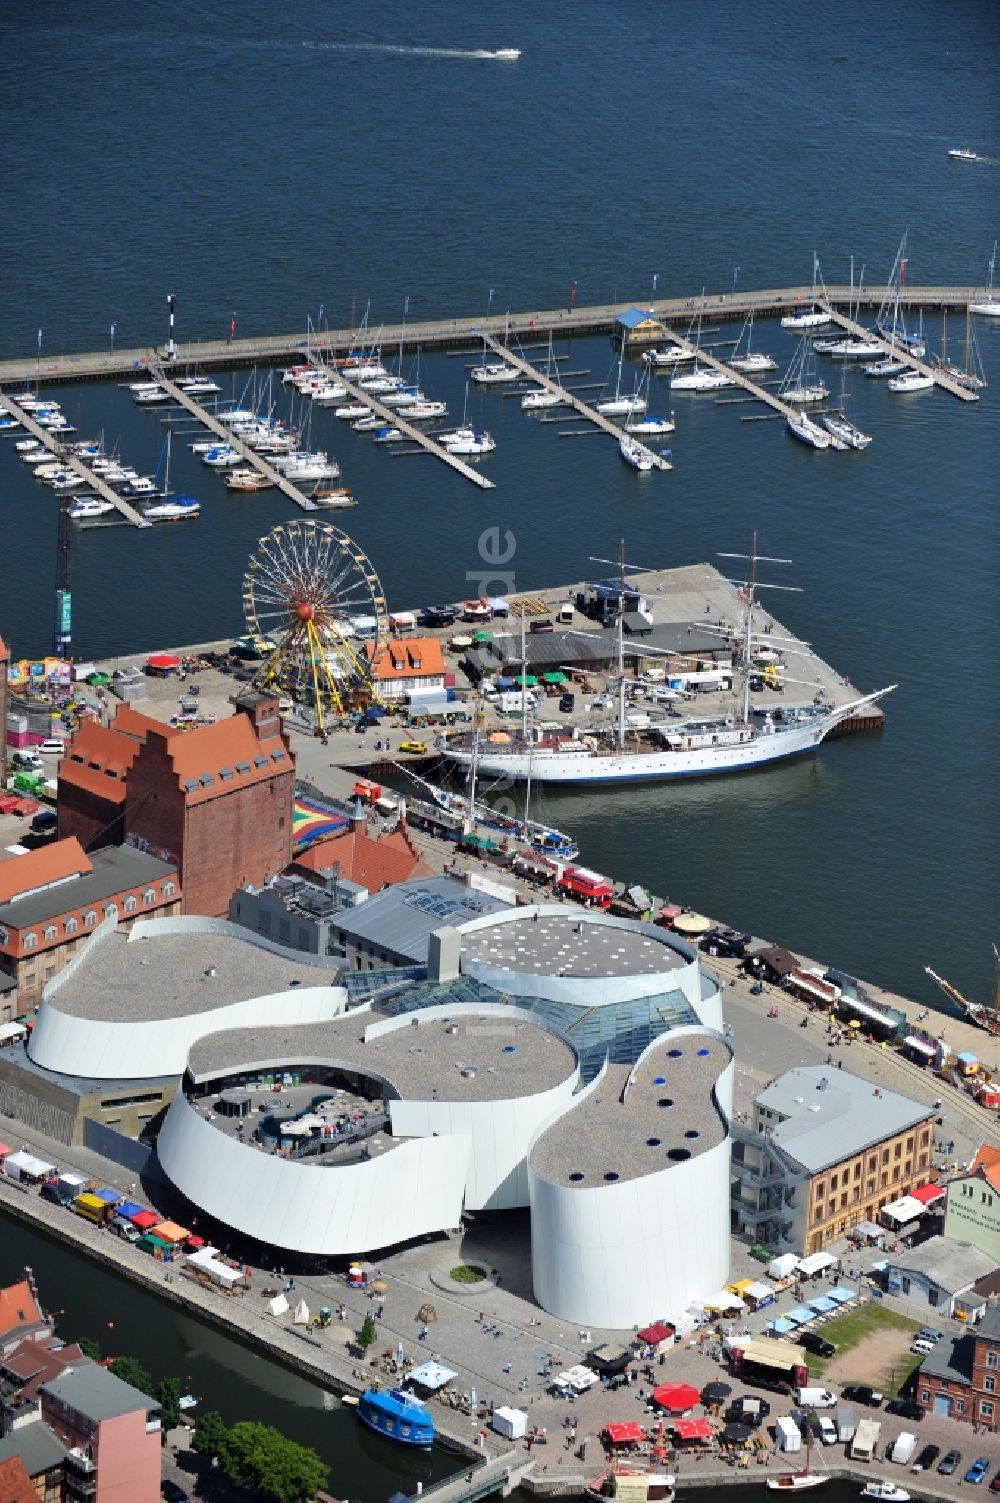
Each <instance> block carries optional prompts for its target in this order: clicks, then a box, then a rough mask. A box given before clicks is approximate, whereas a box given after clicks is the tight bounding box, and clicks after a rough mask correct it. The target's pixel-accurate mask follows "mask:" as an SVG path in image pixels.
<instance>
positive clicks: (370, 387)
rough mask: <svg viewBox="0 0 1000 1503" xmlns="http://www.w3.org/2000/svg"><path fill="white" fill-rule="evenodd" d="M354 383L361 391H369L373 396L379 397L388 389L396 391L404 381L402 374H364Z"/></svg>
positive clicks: (404, 383)
mask: <svg viewBox="0 0 1000 1503" xmlns="http://www.w3.org/2000/svg"><path fill="white" fill-rule="evenodd" d="M356 384H357V385H358V386H360V388H361V390H362V391H370V392H371V394H372V396H373V397H379V396H384V395H385V393H386V392H389V391H398V390H399V388H400V387H401V386H405V385H406V382H405V381H404V380H403V378H402V376H365V377H364V379H363V380H361V381H358V382H357V383H356Z"/></svg>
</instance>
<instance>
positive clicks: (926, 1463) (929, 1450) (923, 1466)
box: [910, 1446, 941, 1472]
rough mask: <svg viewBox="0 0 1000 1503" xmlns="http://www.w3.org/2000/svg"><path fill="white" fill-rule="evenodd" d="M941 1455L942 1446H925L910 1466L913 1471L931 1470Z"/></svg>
mask: <svg viewBox="0 0 1000 1503" xmlns="http://www.w3.org/2000/svg"><path fill="white" fill-rule="evenodd" d="M940 1455H941V1447H940V1446H924V1449H923V1450H922V1451H921V1453H920V1455H919V1456H918V1457H917V1459H916V1461H915V1462H914V1463H913V1465H912V1466H911V1467H910V1471H911V1472H929V1471H930V1469H931V1467H932V1466H933V1465H934V1463H935V1461H937V1459H938V1457H939V1456H940Z"/></svg>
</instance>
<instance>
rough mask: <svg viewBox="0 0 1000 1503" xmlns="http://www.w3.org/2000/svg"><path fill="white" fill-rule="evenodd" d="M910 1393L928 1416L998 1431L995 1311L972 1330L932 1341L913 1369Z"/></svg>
mask: <svg viewBox="0 0 1000 1503" xmlns="http://www.w3.org/2000/svg"><path fill="white" fill-rule="evenodd" d="M914 1393H915V1397H916V1400H917V1403H918V1404H919V1405H920V1407H921V1408H922V1409H924V1410H926V1411H927V1412H928V1413H931V1414H947V1415H950V1416H951V1418H952V1419H957V1420H964V1422H965V1423H966V1424H967V1425H983V1426H985V1427H986V1429H988V1430H996V1429H997V1428H998V1427H1000V1310H997V1309H993V1310H988V1311H987V1312H986V1314H985V1315H984V1316H983V1318H982V1320H981V1321H980V1323H979V1325H978V1326H973V1328H972V1329H971V1331H970V1330H965V1331H963V1332H962V1333H961V1334H960V1335H959V1336H944V1337H942V1339H941V1340H940V1341H938V1342H936V1343H935V1345H934V1350H933V1352H931V1353H930V1354H929V1355H928V1356H927V1357H925V1358H924V1360H923V1362H922V1363H921V1365H920V1368H919V1369H918V1371H917V1374H916V1388H915V1390H914Z"/></svg>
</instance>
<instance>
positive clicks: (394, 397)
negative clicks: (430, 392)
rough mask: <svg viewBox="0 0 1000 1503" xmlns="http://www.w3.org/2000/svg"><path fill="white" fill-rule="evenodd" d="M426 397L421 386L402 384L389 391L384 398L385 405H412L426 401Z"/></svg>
mask: <svg viewBox="0 0 1000 1503" xmlns="http://www.w3.org/2000/svg"><path fill="white" fill-rule="evenodd" d="M426 400H427V399H426V397H425V396H424V394H423V392H422V391H421V390H420V387H419V386H400V387H399V388H398V389H397V390H396V391H390V392H387V393H386V395H385V396H384V397H383V398H382V406H383V407H410V406H411V405H412V404H413V403H414V402H424V401H426Z"/></svg>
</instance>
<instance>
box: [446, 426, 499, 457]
mask: <svg viewBox="0 0 1000 1503" xmlns="http://www.w3.org/2000/svg"><path fill="white" fill-rule="evenodd" d="M438 443H439V444H441V446H442V447H443V448H445V449H447V450H448V453H449V454H492V453H493V451H494V449H495V448H496V446H497V445H496V439H494V438H493V437H492V435H491V434H489V433H487V432H486V430H485V429H483V428H456V429H455V430H454V432H452V433H442V434H440V436H439V437H438Z"/></svg>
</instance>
